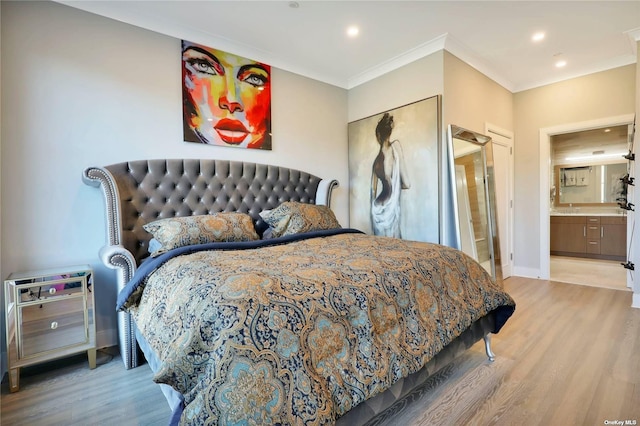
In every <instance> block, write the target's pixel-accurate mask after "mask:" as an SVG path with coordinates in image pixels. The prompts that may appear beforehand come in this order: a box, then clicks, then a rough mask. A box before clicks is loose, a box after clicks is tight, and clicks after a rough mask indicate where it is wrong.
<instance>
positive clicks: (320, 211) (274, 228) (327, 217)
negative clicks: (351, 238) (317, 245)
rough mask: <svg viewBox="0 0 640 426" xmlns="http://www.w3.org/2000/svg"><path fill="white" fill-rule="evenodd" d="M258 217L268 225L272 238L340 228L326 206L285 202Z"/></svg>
mask: <svg viewBox="0 0 640 426" xmlns="http://www.w3.org/2000/svg"><path fill="white" fill-rule="evenodd" d="M260 217H261V218H262V219H263V220H264V221H265V222H266V223H268V224H269V226H270V228H271V234H272V237H274V238H275V237H283V236H285V235H292V234H299V233H301V232H310V231H320V230H323V229H335V228H341V226H340V223H338V220H337V219H336V216H335V215H334V214H333V211H331V209H330V208H329V207H327V206H319V205H315V204H306V203H299V202H297V201H285V202H284V203H282V204H280V205H279V206H278V207H276V208H275V209H273V210H268V211H263V212H261V213H260Z"/></svg>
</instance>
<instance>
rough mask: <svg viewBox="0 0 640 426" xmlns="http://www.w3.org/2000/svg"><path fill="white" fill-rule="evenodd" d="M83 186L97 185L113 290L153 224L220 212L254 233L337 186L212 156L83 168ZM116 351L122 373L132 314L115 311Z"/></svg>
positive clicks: (129, 356) (324, 200)
mask: <svg viewBox="0 0 640 426" xmlns="http://www.w3.org/2000/svg"><path fill="white" fill-rule="evenodd" d="M83 181H84V182H85V183H86V184H87V185H91V186H100V187H101V188H102V190H103V193H104V196H105V201H106V220H107V245H106V246H105V247H103V248H102V249H101V251H100V257H101V260H102V262H103V263H104V264H105V265H107V266H108V267H110V268H113V269H116V270H117V271H118V291H120V289H122V288H123V287H124V285H125V284H126V283H127V282H128V281H129V280H130V279H131V278H132V277H133V274H134V272H135V270H136V268H137V266H138V265H139V264H140V262H141V261H142V260H143V259H144V258H145V257H146V256H147V255H148V243H149V240H150V238H151V237H150V235H149V234H148V233H147V232H146V231H145V230H144V229H143V228H142V226H143V225H144V224H145V223H148V222H152V221H154V220H156V219H161V218H167V217H174V216H188V215H198V214H207V213H214V212H224V211H238V212H243V213H248V214H249V215H250V216H251V217H252V218H253V219H254V221H255V223H256V229H257V230H258V232H259V233H261V232H262V231H263V230H264V228H266V226H265V225H264V224H263V223H262V220H261V219H260V216H259V213H260V212H261V211H262V210H265V209H271V208H274V207H277V206H278V205H279V204H280V203H282V202H283V201H300V202H305V203H310V204H324V205H329V203H330V200H331V191H332V189H333V187H334V186H335V185H337V181H335V180H323V179H321V178H319V177H317V176H314V175H311V174H309V173H305V172H301V171H298V170H293V169H289V168H284V167H278V166H271V165H265V164H256V163H247V162H240V161H227V160H211V159H204V160H201V159H168V160H139V161H130V162H124V163H118V164H112V165H110V166H105V167H89V168H87V169H85V170H84V173H83ZM118 328H119V335H120V336H119V338H120V352H121V354H122V358H123V361H124V363H125V366H126V367H127V368H133V367H136V366H137V365H138V364H139V362H138V351H137V345H136V341H135V327H134V324H133V321H132V319H131V316H130V315H129V314H126V313H119V314H118Z"/></svg>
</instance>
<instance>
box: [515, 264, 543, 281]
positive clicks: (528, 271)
mask: <svg viewBox="0 0 640 426" xmlns="http://www.w3.org/2000/svg"><path fill="white" fill-rule="evenodd" d="M513 276H515V277H524V278H535V279H541V278H540V269H539V268H524V267H522V266H514V267H513Z"/></svg>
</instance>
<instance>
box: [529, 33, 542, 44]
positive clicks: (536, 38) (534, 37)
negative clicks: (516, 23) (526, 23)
mask: <svg viewBox="0 0 640 426" xmlns="http://www.w3.org/2000/svg"><path fill="white" fill-rule="evenodd" d="M531 40H532V41H534V42H538V41H542V40H544V33H543V32H542V31H541V32H537V33H535V34H534V35H532V36H531Z"/></svg>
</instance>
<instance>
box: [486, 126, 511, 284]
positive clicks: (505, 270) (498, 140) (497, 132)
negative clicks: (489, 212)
mask: <svg viewBox="0 0 640 426" xmlns="http://www.w3.org/2000/svg"><path fill="white" fill-rule="evenodd" d="M484 130H485V134H486V135H487V136H490V137H491V139H492V142H493V143H494V144H498V145H501V146H505V147H507V148H509V154H510V155H509V164H508V165H507V167H508V170H507V173H508V178H509V181H508V182H507V194H506V195H507V203H508V204H509V205H508V210H507V211H508V212H509V213H508V215H507V221H508V224H507V233H508V235H507V238H506V240H507V241H502V240H503V238H500V247H501V248H502V244H505V246H504V247H505V248H506V249H507V259H506V260H507V263H506V264H505V263H504V259H502V262H503V266H502V274H503V277H505V278H507V277H510V276H511V275H512V274H513V224H514V217H513V198H514V183H513V182H514V161H513V132H512V131H510V130H506V129H502V128H500V127H498V126H496V125H494V124H491V123H485V125H484ZM496 223H497V218H496ZM500 229H501V226H500V224H499V223H498V233H500ZM500 257H501V258H502V256H500Z"/></svg>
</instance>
